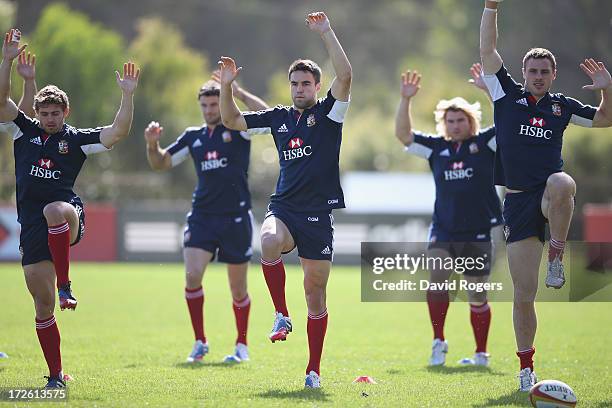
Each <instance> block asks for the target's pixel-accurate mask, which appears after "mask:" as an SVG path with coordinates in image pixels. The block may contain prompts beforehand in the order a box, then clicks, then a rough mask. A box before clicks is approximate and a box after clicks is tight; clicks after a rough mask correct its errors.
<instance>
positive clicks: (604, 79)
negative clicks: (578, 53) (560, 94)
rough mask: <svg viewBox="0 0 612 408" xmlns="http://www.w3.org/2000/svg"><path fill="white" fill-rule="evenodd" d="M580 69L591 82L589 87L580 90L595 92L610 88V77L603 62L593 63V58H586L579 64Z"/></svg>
mask: <svg viewBox="0 0 612 408" xmlns="http://www.w3.org/2000/svg"><path fill="white" fill-rule="evenodd" d="M580 68H582V70H583V71H584V73H585V74H587V75H588V76H589V78H591V80H592V81H593V83H592V84H591V85H585V86H583V87H582V89H589V90H591V91H597V90H600V89H606V88H609V87H610V86H612V77H611V76H610V73H609V72H608V70H607V69H606V67H605V65H604V63H603V62H595V60H594V59H593V58H587V59H585V60H584V62H583V63H582V64H580Z"/></svg>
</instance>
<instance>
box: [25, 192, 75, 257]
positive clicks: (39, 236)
mask: <svg viewBox="0 0 612 408" xmlns="http://www.w3.org/2000/svg"><path fill="white" fill-rule="evenodd" d="M68 204H71V205H72V206H73V207H74V208H75V209H76V212H77V215H78V216H79V231H78V233H77V238H76V241H74V242H73V243H72V244H70V246H73V245H76V244H78V243H79V241H81V239H82V238H83V235H85V210H84V208H83V202H82V201H81V199H80V198H79V197H74V198H73V199H72V200H70V201H69V202H68ZM48 236H49V227H48V226H47V221H46V220H45V219H44V218H43V222H39V223H37V224H22V225H21V234H20V235H19V252H20V253H21V264H22V265H23V266H25V265H31V264H35V263H38V262H41V261H52V262H53V258H52V257H51V251H50V250H49V238H48Z"/></svg>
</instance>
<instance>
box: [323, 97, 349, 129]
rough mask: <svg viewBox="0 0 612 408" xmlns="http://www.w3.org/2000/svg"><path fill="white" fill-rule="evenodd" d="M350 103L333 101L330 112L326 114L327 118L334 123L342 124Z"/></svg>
mask: <svg viewBox="0 0 612 408" xmlns="http://www.w3.org/2000/svg"><path fill="white" fill-rule="evenodd" d="M350 103H351V102H350V101H347V102H344V101H338V100H337V101H335V102H334V105H333V106H332V108H331V110H330V111H329V113H328V114H327V117H328V118H330V119H331V120H333V121H334V122H336V123H342V122H344V117H345V116H346V112H347V111H348V108H349V104H350Z"/></svg>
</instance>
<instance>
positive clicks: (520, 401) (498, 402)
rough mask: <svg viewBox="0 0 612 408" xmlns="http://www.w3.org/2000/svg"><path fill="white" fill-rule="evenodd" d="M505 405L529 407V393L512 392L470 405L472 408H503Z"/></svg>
mask: <svg viewBox="0 0 612 408" xmlns="http://www.w3.org/2000/svg"><path fill="white" fill-rule="evenodd" d="M507 405H519V406H525V407H529V406H531V403H530V402H529V393H527V392H521V391H513V392H511V393H509V394H506V395H502V396H501V397H498V398H495V399H491V398H490V399H489V400H488V401H486V402H485V403H483V404H475V405H472V407H473V408H488V407H505V406H507Z"/></svg>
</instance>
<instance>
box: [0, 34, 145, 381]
mask: <svg viewBox="0 0 612 408" xmlns="http://www.w3.org/2000/svg"><path fill="white" fill-rule="evenodd" d="M20 38H21V33H20V32H19V30H16V29H11V30H10V31H9V32H8V33H6V35H5V37H4V42H3V45H2V62H1V63H0V122H13V123H14V124H15V125H16V126H17V128H18V129H19V130H18V131H17V132H16V133H14V134H13V140H14V143H13V146H14V151H15V152H14V153H15V177H16V182H17V214H18V221H19V223H20V224H21V236H20V250H21V252H22V260H21V263H22V265H23V271H24V275H25V279H26V284H27V286H28V289H29V291H30V293H31V294H32V297H33V299H34V307H35V310H36V333H37V335H38V339H39V341H40V345H41V348H42V350H43V354H44V356H45V360H46V361H47V365H48V367H49V377H48V382H47V387H49V388H58V387H65V385H66V384H65V381H64V376H63V374H62V360H61V353H60V334H59V330H58V328H57V324H56V321H55V317H54V314H53V312H54V308H55V296H54V286H57V288H58V292H59V303H60V308H61V309H62V310H64V309H73V310H74V309H75V308H76V305H77V301H76V299H75V298H74V296H72V292H71V288H70V280H69V277H68V269H69V258H70V257H69V253H70V246H71V245H75V244H76V243H78V242H79V240H80V239H81V238H82V236H83V233H84V229H85V214H84V211H83V203H82V202H81V199H80V198H79V197H78V196H77V195H76V194H75V193H74V191H73V186H74V182H75V180H76V178H77V176H78V174H79V172H80V170H81V167H82V166H83V163H84V162H85V160H86V159H87V156H88V155H89V154H92V153H97V152H103V151H108V150H110V149H111V148H112V146H113V145H114V144H116V143H117V142H119V141H120V140H121V139H123V138H125V137H126V136H127V135H128V133H129V131H130V126H131V123H132V116H133V94H134V90H135V89H136V86H137V84H138V76H139V74H140V71H139V70H137V69H136V68H135V66H134V64H133V63H131V62H130V63H126V64H124V66H123V76H122V75H120V74H119V72H115V74H116V77H117V84H118V86H119V88H120V89H121V92H122V98H121V105H120V107H119V110H118V112H117V115H116V117H115V120H114V122H113V124H112V125H110V126H106V127H98V128H95V129H77V128H74V127H72V126H70V125H67V124H66V123H65V119H66V118H67V117H68V114H69V113H70V108H69V102H68V96H67V95H66V94H65V93H64V92H63V91H62V90H60V89H59V88H57V87H56V86H54V85H48V86H45V87H44V88H43V89H41V90H40V91H39V92H38V93H37V94H36V96H35V98H34V110H35V113H36V118H31V117H29V116H27V115H26V114H25V113H24V112H23V111H20V110H19V108H18V107H17V105H15V103H14V102H13V101H12V100H11V99H10V96H9V92H10V88H11V86H10V83H11V67H12V65H13V60H15V58H18V56H19V55H20V54H22V53H23V51H24V49H25V48H26V46H27V45H22V46H20V45H19V41H20ZM22 58H23V57H22ZM22 62H23V59H22ZM26 62H27V57H26ZM55 284H56V285H55Z"/></svg>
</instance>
